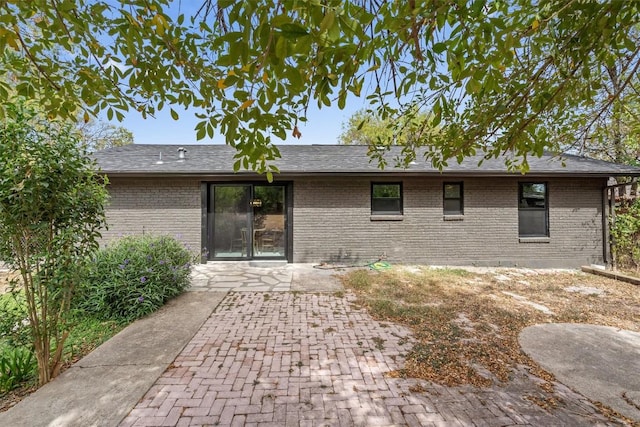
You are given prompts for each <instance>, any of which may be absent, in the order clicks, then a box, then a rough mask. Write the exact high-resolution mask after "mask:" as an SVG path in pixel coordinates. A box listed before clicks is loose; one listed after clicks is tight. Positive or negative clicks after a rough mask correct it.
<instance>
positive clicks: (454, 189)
mask: <svg viewBox="0 0 640 427" xmlns="http://www.w3.org/2000/svg"><path fill="white" fill-rule="evenodd" d="M442 194H443V197H444V200H443V203H442V206H443V211H444V214H445V215H462V214H463V213H464V209H463V206H464V203H463V195H462V182H445V183H444V184H443V186H442Z"/></svg>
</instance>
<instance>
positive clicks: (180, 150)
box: [178, 147, 187, 160]
mask: <svg viewBox="0 0 640 427" xmlns="http://www.w3.org/2000/svg"><path fill="white" fill-rule="evenodd" d="M186 152H187V149H186V148H184V147H180V148H178V159H180V160H184V159H185V157H184V155H185V153H186Z"/></svg>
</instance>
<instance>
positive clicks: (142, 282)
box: [75, 235, 193, 322]
mask: <svg viewBox="0 0 640 427" xmlns="http://www.w3.org/2000/svg"><path fill="white" fill-rule="evenodd" d="M192 258H193V256H192V255H191V254H190V253H189V251H188V250H187V249H185V247H184V246H183V245H182V244H181V243H180V242H178V241H177V240H176V239H174V238H171V237H168V236H153V235H143V236H128V237H124V238H122V239H120V240H118V241H117V242H115V243H114V244H112V245H110V246H108V247H106V248H104V249H102V250H100V251H99V252H98V254H97V256H96V258H95V261H94V263H93V265H92V266H91V267H90V269H89V273H88V277H87V279H86V280H85V282H84V284H83V285H82V287H81V291H80V292H79V295H78V298H77V299H76V302H75V307H76V308H77V309H80V310H84V311H86V312H88V313H89V314H93V315H95V316H97V317H98V318H102V319H112V320H118V321H125V322H129V321H132V320H134V319H138V318H140V317H142V316H145V315H147V314H149V313H151V312H153V311H155V310H157V309H158V308H159V307H161V306H162V305H163V304H164V303H165V302H166V301H167V300H169V299H170V298H172V297H175V296H176V295H179V294H180V293H182V292H183V291H184V290H185V289H186V288H187V287H188V286H189V273H190V272H191V261H192Z"/></svg>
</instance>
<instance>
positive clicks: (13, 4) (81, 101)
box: [0, 0, 640, 170]
mask: <svg viewBox="0 0 640 427" xmlns="http://www.w3.org/2000/svg"><path fill="white" fill-rule="evenodd" d="M202 1H203V4H202V7H201V8H199V9H198V10H197V11H196V10H193V11H189V10H186V11H184V13H181V11H180V9H179V5H184V2H178V3H176V2H170V1H169V0H126V1H125V0H119V1H116V0H110V1H106V0H56V1H53V2H50V1H45V0H32V1H22V0H5V1H2V2H0V28H1V30H0V48H1V49H2V50H3V51H4V52H6V51H9V50H10V51H15V52H18V53H19V55H18V56H17V58H15V59H11V60H5V61H4V62H3V63H2V64H1V65H0V74H2V73H12V74H13V75H16V76H18V77H17V82H16V83H17V84H16V87H17V90H18V93H19V94H21V95H25V96H28V97H31V96H36V95H37V96H39V97H40V98H41V99H44V100H45V102H44V108H45V109H46V110H47V111H48V112H49V113H50V114H51V115H65V114H71V112H72V111H75V108H76V107H77V106H84V108H86V109H87V111H88V112H90V113H92V114H96V113H97V112H99V111H101V110H104V111H106V114H107V116H109V117H112V116H116V117H122V116H123V114H124V113H125V112H127V111H128V110H130V109H135V110H138V111H139V112H140V113H141V114H142V115H145V116H146V115H151V114H154V113H155V112H156V111H157V110H159V109H162V108H170V106H171V105H180V106H184V107H195V111H196V112H197V114H198V117H199V118H200V122H199V123H198V125H197V127H196V133H197V136H198V137H199V138H203V137H204V136H206V135H209V136H212V135H213V134H214V132H219V133H221V134H222V135H223V136H224V138H225V140H226V142H227V143H228V144H230V145H232V146H235V147H236V148H237V149H238V151H239V153H238V155H239V157H238V162H237V163H236V164H235V167H236V168H240V167H243V166H244V167H255V168H257V169H259V170H265V169H268V165H269V161H270V160H271V159H273V157H274V156H277V155H278V151H277V149H276V147H274V146H273V144H272V143H273V141H274V138H276V139H285V138H286V135H287V133H289V132H291V133H292V134H293V135H294V136H299V132H298V131H297V127H296V125H297V123H298V121H303V120H305V119H306V117H305V114H306V110H307V107H308V106H309V104H310V103H312V102H314V103H317V104H318V105H320V106H331V105H334V104H337V106H338V107H340V108H342V107H344V106H345V103H346V101H347V98H348V96H349V94H353V95H356V96H362V97H367V98H368V99H369V101H370V102H371V110H372V111H375V113H376V114H378V115H379V116H380V117H381V118H382V119H386V118H387V117H399V116H401V115H402V114H403V113H404V112H405V111H408V110H409V109H418V110H423V111H430V112H432V113H433V116H429V117H428V119H427V120H429V122H430V123H429V126H430V127H432V128H433V127H435V126H440V127H441V129H442V132H439V133H437V134H432V135H430V136H429V137H426V138H424V139H423V140H422V141H420V143H421V144H423V145H426V146H427V147H428V149H427V150H426V152H427V157H428V158H429V160H431V161H433V163H434V164H436V165H442V164H443V161H446V159H449V158H452V157H454V158H457V159H461V158H462V157H463V156H465V155H468V154H471V153H473V152H476V151H478V150H483V151H484V152H485V153H486V154H487V156H499V155H501V154H502V153H505V152H512V153H513V154H515V155H516V157H515V160H514V163H513V164H515V165H519V164H522V165H523V166H524V167H525V168H526V156H527V155H529V154H537V155H539V154H541V153H542V151H543V150H544V149H552V150H557V149H559V147H560V146H561V145H566V144H570V143H571V141H573V140H575V139H577V138H579V137H580V133H581V132H583V131H584V130H585V127H588V126H589V123H590V118H592V117H594V116H593V115H594V114H596V116H597V115H598V114H599V112H600V111H603V110H606V109H607V108H609V106H610V105H611V102H612V99H613V100H615V99H617V98H618V97H619V96H620V94H621V93H622V92H623V91H624V90H625V88H626V87H628V85H629V84H630V83H633V82H637V80H638V67H639V66H640V61H639V58H640V43H639V40H638V32H637V31H636V28H637V26H638V23H639V22H640V2H633V1H624V0H611V1H585V0H540V1H535V2H533V1H531V0H474V1H467V0H463V1H459V0H431V1H420V2H418V1H415V0H409V1H406V2H404V1H390V0H379V1H377V0H351V1H343V0H320V1H297V0H278V1H275V0H256V1H250V2H244V1H243V2H236V1H231V0H219V1H214V0H202ZM196 12H197V13H196ZM34 26H35V28H36V29H37V32H38V36H37V37H36V36H32V34H33V31H31V29H32V28H34ZM5 58H7V56H5ZM613 65H616V66H618V67H619V70H620V79H619V82H620V87H619V88H618V90H616V91H615V92H614V93H612V94H611V96H610V97H609V96H600V95H601V94H602V90H603V88H602V84H601V75H602V73H603V70H605V69H606V68H607V67H611V66H613ZM4 93H5V90H3V88H2V87H0V100H2V101H5V98H6V97H5V96H4ZM171 114H172V115H173V116H174V117H177V113H176V112H175V111H174V110H171Z"/></svg>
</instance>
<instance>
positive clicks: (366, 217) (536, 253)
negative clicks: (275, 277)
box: [103, 177, 605, 267]
mask: <svg viewBox="0 0 640 427" xmlns="http://www.w3.org/2000/svg"><path fill="white" fill-rule="evenodd" d="M533 180H534V179H529V178H521V177H514V178H500V179H497V178H473V179H469V178H467V179H450V178H447V179H446V181H463V182H464V218H463V220H462V221H445V220H444V219H443V212H442V182H443V179H439V178H435V179H434V178H427V179H417V178H403V179H401V180H399V179H392V180H389V181H391V182H397V181H402V182H403V193H404V194H403V195H404V215H403V216H402V221H372V220H371V201H370V185H371V184H370V183H371V179H370V178H323V179H318V178H300V179H296V180H295V182H294V184H293V190H294V209H293V212H294V214H293V251H294V252H293V260H294V262H320V261H329V262H353V263H362V262H367V261H374V260H376V259H377V258H378V257H379V256H381V255H382V254H386V256H387V259H388V260H389V261H391V262H397V263H400V262H401V263H424V264H434V265H443V264H446V265H492V266H498V265H501V266H529V267H578V266H580V265H582V264H588V263H602V222H601V221H602V219H601V215H602V212H601V211H602V204H601V198H602V193H601V189H602V187H603V186H604V184H605V182H604V180H602V179H591V180H582V179H552V180H545V181H547V182H548V183H549V228H550V238H549V240H548V242H544V243H541V242H536V243H530V242H527V243H524V242H521V241H520V239H519V238H518V181H533ZM375 181H376V182H379V181H381V180H380V179H375ZM109 191H110V194H111V200H110V203H109V206H108V208H107V221H108V224H109V227H110V229H109V230H108V231H105V232H104V233H103V237H104V242H108V241H110V240H111V239H113V238H114V237H117V236H120V235H123V234H141V233H143V232H145V233H158V234H168V235H172V236H180V237H181V240H183V241H184V242H185V243H187V244H188V245H189V246H190V247H191V248H192V249H193V250H195V251H198V250H199V249H200V248H201V247H202V246H203V243H201V242H200V239H201V228H200V227H201V210H200V206H201V202H200V181H199V180H197V179H167V178H163V179H121V178H112V179H111V184H110V186H109Z"/></svg>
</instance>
